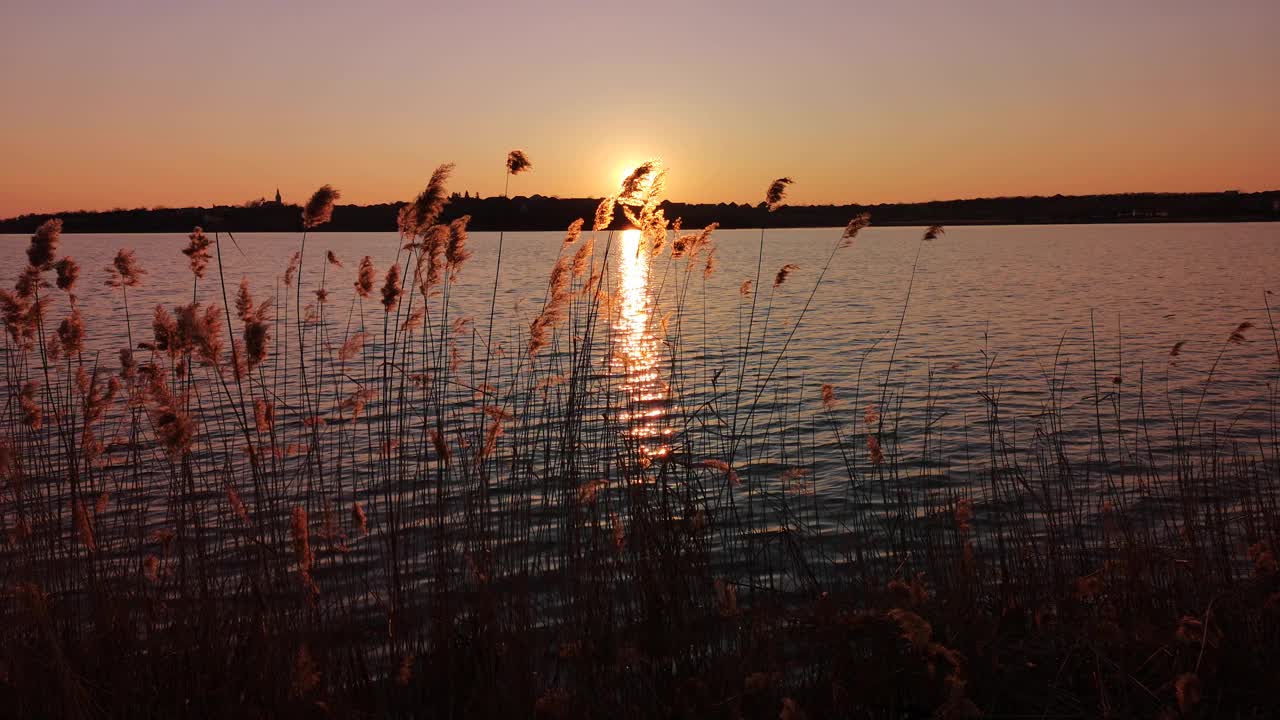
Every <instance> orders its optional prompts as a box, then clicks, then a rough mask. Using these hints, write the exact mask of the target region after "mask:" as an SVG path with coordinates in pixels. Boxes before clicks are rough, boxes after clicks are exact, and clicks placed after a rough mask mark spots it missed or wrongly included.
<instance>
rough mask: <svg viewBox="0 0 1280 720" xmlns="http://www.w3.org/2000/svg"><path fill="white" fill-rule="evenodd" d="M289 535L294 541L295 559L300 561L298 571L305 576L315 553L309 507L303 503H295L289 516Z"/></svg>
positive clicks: (307, 574)
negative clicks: (312, 548)
mask: <svg viewBox="0 0 1280 720" xmlns="http://www.w3.org/2000/svg"><path fill="white" fill-rule="evenodd" d="M289 537H290V539H291V540H292V541H293V559H294V560H295V561H297V563H298V572H300V573H301V574H302V575H303V576H304V577H306V576H309V575H310V574H311V565H312V563H314V562H315V555H313V554H312V552H311V528H310V526H309V524H308V522H307V509H306V508H305V507H303V506H301V505H295V506H294V507H293V513H292V514H291V515H290V517H289Z"/></svg>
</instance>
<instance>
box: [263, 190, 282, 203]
mask: <svg viewBox="0 0 1280 720" xmlns="http://www.w3.org/2000/svg"><path fill="white" fill-rule="evenodd" d="M262 204H263V205H266V206H268V207H272V206H274V207H279V206H281V205H283V204H284V203H283V202H281V201H280V188H276V199H275V200H263V201H262Z"/></svg>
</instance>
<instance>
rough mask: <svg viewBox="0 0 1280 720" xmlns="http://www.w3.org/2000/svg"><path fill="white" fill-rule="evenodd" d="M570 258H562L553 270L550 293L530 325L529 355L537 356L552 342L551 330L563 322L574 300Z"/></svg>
mask: <svg viewBox="0 0 1280 720" xmlns="http://www.w3.org/2000/svg"><path fill="white" fill-rule="evenodd" d="M571 270H572V266H571V263H570V260H569V258H567V257H561V258H560V259H559V260H557V261H556V264H555V267H553V268H552V269H551V278H550V280H549V282H548V284H549V286H550V291H549V294H548V297H547V302H546V304H545V305H544V306H543V307H542V312H541V313H539V314H538V317H536V318H534V320H533V322H532V323H531V324H530V325H529V354H530V355H536V354H538V352H539V351H540V350H542V349H543V348H545V347H546V346H547V345H549V344H550V342H551V330H552V329H554V328H555V326H556V325H557V324H558V323H559V322H560V321H561V320H563V319H564V318H565V317H566V315H567V313H568V309H569V303H570V301H571V300H572V299H573V292H572V291H571V290H570V289H569V285H570V283H571V281H572V279H573V275H572V274H571Z"/></svg>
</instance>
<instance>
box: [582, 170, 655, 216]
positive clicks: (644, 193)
mask: <svg viewBox="0 0 1280 720" xmlns="http://www.w3.org/2000/svg"><path fill="white" fill-rule="evenodd" d="M660 175H661V170H660V166H659V165H658V161H656V160H648V161H645V162H644V163H641V164H640V165H639V166H637V167H636V169H635V170H632V171H631V173H630V174H629V175H627V176H626V177H625V178H623V179H622V188H621V189H620V190H619V191H618V197H617V200H616V202H617V203H618V204H619V205H623V206H631V207H640V206H642V205H644V204H645V203H646V202H647V197H648V196H651V195H653V194H654V193H655V185H656V184H658V182H659V180H658V178H659V177H660ZM596 216H597V218H598V217H599V211H597V212H596Z"/></svg>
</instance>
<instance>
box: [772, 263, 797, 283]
mask: <svg viewBox="0 0 1280 720" xmlns="http://www.w3.org/2000/svg"><path fill="white" fill-rule="evenodd" d="M799 269H800V266H799V265H796V264H794V263H787V264H786V265H783V266H782V267H780V268H778V274H777V275H774V276H773V286H774V287H778V286H779V285H781V284H782V283H784V282H786V281H787V278H788V277H789V276H790V275H791V273H793V272H795V271H796V270H799Z"/></svg>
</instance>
